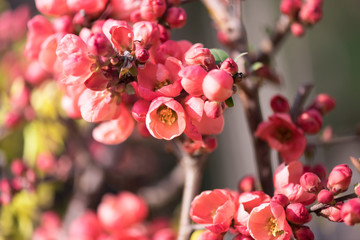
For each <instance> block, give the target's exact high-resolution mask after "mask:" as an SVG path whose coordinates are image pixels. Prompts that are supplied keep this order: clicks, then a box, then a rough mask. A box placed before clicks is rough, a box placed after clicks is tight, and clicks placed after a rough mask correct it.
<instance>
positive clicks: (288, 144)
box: [255, 113, 306, 163]
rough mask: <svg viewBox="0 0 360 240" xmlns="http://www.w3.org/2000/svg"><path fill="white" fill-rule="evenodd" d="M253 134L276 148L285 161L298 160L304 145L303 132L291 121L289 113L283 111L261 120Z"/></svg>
mask: <svg viewBox="0 0 360 240" xmlns="http://www.w3.org/2000/svg"><path fill="white" fill-rule="evenodd" d="M255 136H257V137H259V138H261V139H262V140H264V141H267V142H268V144H269V145H270V147H272V148H274V149H275V150H278V151H279V152H280V154H281V157H282V159H283V161H284V162H286V163H289V162H292V161H296V160H298V159H299V158H300V157H301V155H302V154H303V152H304V150H305V146H306V139H305V136H304V132H303V131H302V130H301V129H300V128H298V127H296V126H295V125H294V124H293V123H292V121H291V118H290V115H289V114H284V113H275V114H274V115H272V116H270V117H269V121H267V122H262V123H261V124H260V125H259V126H258V128H257V130H256V133H255Z"/></svg>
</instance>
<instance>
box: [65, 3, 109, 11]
mask: <svg viewBox="0 0 360 240" xmlns="http://www.w3.org/2000/svg"><path fill="white" fill-rule="evenodd" d="M107 2H108V0H86V1H83V0H66V3H67V5H68V7H69V9H70V10H72V11H73V12H77V11H80V10H83V11H85V12H86V13H87V14H95V13H99V12H101V11H103V10H104V9H105V7H106V4H107Z"/></svg>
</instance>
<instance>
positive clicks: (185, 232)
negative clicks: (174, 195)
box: [175, 141, 206, 240]
mask: <svg viewBox="0 0 360 240" xmlns="http://www.w3.org/2000/svg"><path fill="white" fill-rule="evenodd" d="M175 144H176V146H177V148H178V149H179V151H180V152H181V154H182V159H181V162H180V163H181V164H182V165H183V167H184V173H185V183H184V191H183V198H182V205H181V212H180V226H179V233H178V238H177V240H188V239H189V238H190V234H191V232H192V227H191V220H190V217H189V212H190V207H191V202H192V200H193V199H194V197H195V196H196V195H197V194H198V193H199V191H200V186H201V180H202V175H203V169H204V165H205V162H206V155H205V154H203V155H199V156H196V157H194V156H190V155H189V154H188V153H187V152H185V151H184V149H183V145H182V143H181V142H179V141H175Z"/></svg>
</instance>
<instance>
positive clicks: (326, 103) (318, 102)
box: [310, 93, 336, 115]
mask: <svg viewBox="0 0 360 240" xmlns="http://www.w3.org/2000/svg"><path fill="white" fill-rule="evenodd" d="M335 105H336V102H335V99H333V98H332V97H331V96H329V95H328V94H325V93H322V94H319V95H317V96H316V98H315V100H314V102H313V104H312V105H311V107H310V108H315V109H316V110H318V111H319V112H320V113H321V114H322V115H325V114H327V113H328V112H330V111H331V110H333V109H334V108H335Z"/></svg>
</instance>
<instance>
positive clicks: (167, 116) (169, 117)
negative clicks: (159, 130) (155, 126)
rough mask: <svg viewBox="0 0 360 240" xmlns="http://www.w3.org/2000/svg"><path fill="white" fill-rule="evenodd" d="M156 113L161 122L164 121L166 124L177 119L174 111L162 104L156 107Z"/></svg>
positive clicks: (170, 123)
mask: <svg viewBox="0 0 360 240" xmlns="http://www.w3.org/2000/svg"><path fill="white" fill-rule="evenodd" d="M157 114H158V116H159V118H160V120H161V122H162V123H166V124H167V125H172V124H173V123H174V122H176V120H177V114H176V112H175V111H174V110H172V109H171V108H168V107H167V106H165V105H164V104H163V105H161V106H160V107H159V108H158V110H157Z"/></svg>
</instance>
